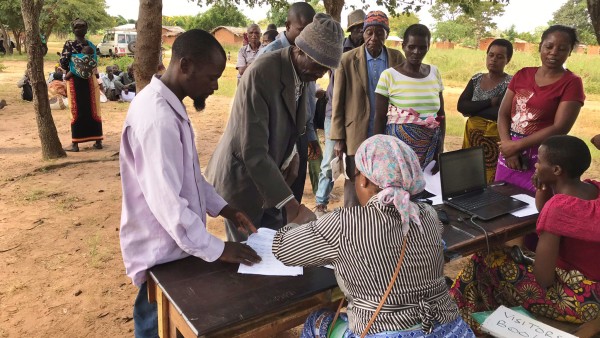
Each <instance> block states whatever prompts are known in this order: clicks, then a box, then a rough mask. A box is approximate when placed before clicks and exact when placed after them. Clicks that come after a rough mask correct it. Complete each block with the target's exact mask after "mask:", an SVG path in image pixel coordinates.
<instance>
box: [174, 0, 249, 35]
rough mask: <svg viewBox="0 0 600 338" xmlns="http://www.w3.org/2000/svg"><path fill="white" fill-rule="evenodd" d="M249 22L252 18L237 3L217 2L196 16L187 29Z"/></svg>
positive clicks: (238, 25)
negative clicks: (241, 10)
mask: <svg viewBox="0 0 600 338" xmlns="http://www.w3.org/2000/svg"><path fill="white" fill-rule="evenodd" d="M249 22H250V19H248V18H247V17H246V16H245V15H244V14H243V13H242V12H240V10H239V9H238V8H237V7H236V6H235V5H233V4H225V3H216V4H215V5H214V6H212V7H211V8H210V9H209V10H207V11H206V12H204V13H200V14H198V15H197V16H195V17H194V18H193V19H192V20H191V21H190V23H189V26H188V27H185V29H186V30H189V29H193V28H200V29H204V30H207V31H210V30H212V29H214V28H216V27H218V26H234V27H246V26H248V24H249Z"/></svg>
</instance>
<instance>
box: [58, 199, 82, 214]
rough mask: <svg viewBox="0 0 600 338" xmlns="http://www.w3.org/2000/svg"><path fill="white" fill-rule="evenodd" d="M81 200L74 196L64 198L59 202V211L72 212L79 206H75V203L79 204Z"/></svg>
mask: <svg viewBox="0 0 600 338" xmlns="http://www.w3.org/2000/svg"><path fill="white" fill-rule="evenodd" d="M79 201H80V200H79V198H77V197H73V196H69V197H67V198H63V199H61V200H60V201H59V202H58V205H57V206H58V209H59V210H61V211H70V210H74V209H77V206H76V205H75V202H79Z"/></svg>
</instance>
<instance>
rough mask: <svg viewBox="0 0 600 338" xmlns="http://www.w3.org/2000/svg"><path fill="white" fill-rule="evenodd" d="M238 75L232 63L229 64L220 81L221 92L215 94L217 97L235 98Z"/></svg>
mask: <svg viewBox="0 0 600 338" xmlns="http://www.w3.org/2000/svg"><path fill="white" fill-rule="evenodd" d="M237 73H238V72H237V70H236V69H235V67H234V66H232V65H231V62H228V63H227V67H225V71H224V72H223V75H222V76H221V78H220V79H219V90H217V91H216V92H215V95H221V96H225V97H229V98H233V96H234V95H235V90H236V88H237Z"/></svg>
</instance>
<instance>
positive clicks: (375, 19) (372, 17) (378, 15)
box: [363, 11, 390, 34]
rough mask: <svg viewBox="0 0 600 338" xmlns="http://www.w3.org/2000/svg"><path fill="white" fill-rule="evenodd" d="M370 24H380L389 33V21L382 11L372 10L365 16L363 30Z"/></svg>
mask: <svg viewBox="0 0 600 338" xmlns="http://www.w3.org/2000/svg"><path fill="white" fill-rule="evenodd" d="M370 26H381V27H383V29H385V31H386V32H387V33H388V34H390V23H389V21H388V17H387V15H385V13H384V12H382V11H372V12H369V14H367V17H365V23H364V24H363V31H366V30H367V28H368V27H370Z"/></svg>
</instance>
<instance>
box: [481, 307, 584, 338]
mask: <svg viewBox="0 0 600 338" xmlns="http://www.w3.org/2000/svg"><path fill="white" fill-rule="evenodd" d="M481 329H482V330H483V331H485V332H486V333H489V334H491V335H492V336H494V337H500V338H576V337H575V336H574V335H572V334H568V333H566V332H564V331H561V330H559V329H555V328H553V327H552V326H550V325H546V324H544V323H542V322H540V321H537V320H535V319H533V318H529V317H527V316H525V315H522V314H520V313H518V312H516V311H513V310H511V309H509V308H507V307H505V306H500V307H499V308H498V309H496V311H494V312H493V313H492V314H491V315H490V316H489V317H488V318H487V319H486V320H485V321H484V322H483V324H482V325H481Z"/></svg>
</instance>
